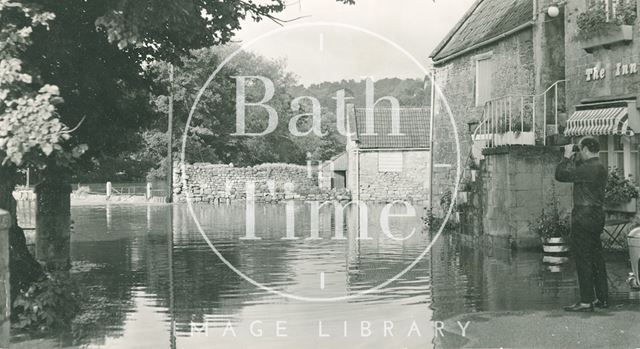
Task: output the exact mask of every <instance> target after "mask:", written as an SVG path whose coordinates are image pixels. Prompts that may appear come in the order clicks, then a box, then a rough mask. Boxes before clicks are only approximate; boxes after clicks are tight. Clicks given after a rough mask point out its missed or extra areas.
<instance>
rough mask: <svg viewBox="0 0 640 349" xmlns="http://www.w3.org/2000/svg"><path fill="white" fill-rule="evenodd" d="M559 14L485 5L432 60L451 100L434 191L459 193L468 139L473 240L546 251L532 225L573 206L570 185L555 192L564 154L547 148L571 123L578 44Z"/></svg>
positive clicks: (440, 114)
mask: <svg viewBox="0 0 640 349" xmlns="http://www.w3.org/2000/svg"><path fill="white" fill-rule="evenodd" d="M569 3H571V1H569ZM550 5H551V2H550V1H545V0H533V1H532V0H511V1H503V0H478V1H476V2H475V3H474V4H473V5H472V6H471V8H470V9H469V10H468V11H467V13H466V14H465V15H464V16H463V18H462V19H461V20H460V21H459V22H458V23H457V24H456V25H455V26H454V27H453V28H452V30H451V31H450V32H449V34H448V35H447V36H446V37H445V38H444V39H443V40H442V42H441V43H440V44H439V45H438V46H437V47H436V49H435V50H434V51H433V52H432V54H431V56H430V57H431V58H432V60H433V64H434V68H435V73H434V80H435V83H436V84H437V86H438V87H439V89H440V90H441V92H442V95H443V96H444V98H436V99H435V100H434V103H435V106H434V110H435V115H434V145H433V154H434V164H435V165H434V174H433V176H434V178H433V182H434V185H433V189H432V190H433V191H434V194H435V196H436V197H437V196H438V195H442V194H444V193H446V192H447V191H449V190H451V191H452V190H453V188H454V186H455V185H456V179H457V178H456V173H457V172H456V171H457V168H456V166H457V163H456V156H457V154H456V147H455V137H458V139H459V141H460V148H461V154H460V156H461V159H462V164H463V167H464V168H463V169H462V174H463V175H462V178H461V182H459V183H458V184H461V185H460V188H461V190H462V191H472V193H470V195H466V196H465V200H467V201H468V202H459V204H460V203H462V204H467V205H466V206H465V208H464V209H460V210H461V211H462V212H461V218H460V219H461V223H463V226H466V227H467V228H468V229H467V231H464V232H465V233H467V234H473V235H485V236H489V237H491V238H492V239H493V238H504V241H505V242H507V243H509V244H510V245H514V244H515V245H518V246H522V247H528V246H533V245H536V244H539V239H538V238H537V237H536V236H533V235H532V234H531V232H530V229H529V223H530V222H531V221H534V220H535V219H536V218H537V216H538V215H539V214H540V213H541V211H542V209H543V207H545V205H546V203H547V202H548V201H549V200H551V197H552V196H554V197H556V198H558V199H559V200H560V201H561V206H562V207H563V208H565V209H567V208H568V206H569V205H570V200H569V194H570V186H567V185H563V184H559V183H558V184H556V183H554V182H555V181H554V178H553V177H554V173H553V166H554V165H555V163H556V162H557V161H559V159H560V158H559V156H560V154H559V152H558V150H557V147H555V148H550V147H545V146H546V145H547V139H552V138H553V135H554V134H557V133H558V131H559V130H560V129H561V127H560V126H561V125H562V124H563V123H565V120H566V118H567V110H566V109H567V108H566V107H565V105H566V104H565V101H564V95H565V83H564V80H565V58H564V57H565V53H564V50H565V41H566V40H569V38H567V37H565V34H564V33H565V23H564V19H563V18H564V14H563V11H562V9H560V11H559V12H560V13H559V15H558V16H555V17H551V16H550V15H548V8H549V6H550ZM445 102H446V103H445ZM447 106H448V108H447ZM448 110H450V111H451V114H452V117H453V121H451V120H450V119H451V116H450V114H449V112H448ZM454 122H455V126H456V128H457V131H458V132H457V134H456V132H454V128H453V123H454ZM472 169H473V170H472ZM471 172H479V175H474V176H470V173H471ZM552 184H553V186H552ZM551 187H554V188H555V190H554V192H550V191H549V190H548V188H551ZM458 199H459V201H462V200H461V199H460V198H458ZM434 202H437V199H435V200H434Z"/></svg>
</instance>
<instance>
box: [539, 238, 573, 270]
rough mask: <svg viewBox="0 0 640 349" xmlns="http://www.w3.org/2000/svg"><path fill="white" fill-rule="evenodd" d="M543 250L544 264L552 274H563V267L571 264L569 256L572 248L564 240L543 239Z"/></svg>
mask: <svg viewBox="0 0 640 349" xmlns="http://www.w3.org/2000/svg"><path fill="white" fill-rule="evenodd" d="M542 250H543V252H544V255H543V257H542V262H543V263H544V264H545V265H546V268H547V270H548V271H550V272H552V273H559V272H561V271H562V265H563V264H565V263H567V262H569V257H568V254H569V252H570V248H569V244H568V243H567V241H565V239H564V238H559V237H557V238H546V239H542Z"/></svg>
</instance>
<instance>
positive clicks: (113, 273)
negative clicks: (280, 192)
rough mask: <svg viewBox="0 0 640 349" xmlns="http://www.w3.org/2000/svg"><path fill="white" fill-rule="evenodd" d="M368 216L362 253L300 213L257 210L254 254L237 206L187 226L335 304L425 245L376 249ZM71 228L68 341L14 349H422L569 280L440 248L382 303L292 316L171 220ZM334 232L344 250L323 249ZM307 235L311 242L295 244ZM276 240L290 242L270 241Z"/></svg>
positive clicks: (145, 213)
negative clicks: (74, 282)
mask: <svg viewBox="0 0 640 349" xmlns="http://www.w3.org/2000/svg"><path fill="white" fill-rule="evenodd" d="M289 209H291V207H289ZM381 209H382V207H372V208H371V210H370V212H369V216H368V217H367V223H366V224H367V227H368V228H369V230H368V232H369V237H370V239H368V240H359V239H358V235H357V232H358V226H359V225H360V226H361V225H362V224H363V223H359V218H361V217H362V215H358V211H357V210H355V208H353V207H350V208H348V209H347V211H348V214H347V215H346V218H345V219H344V220H343V221H341V220H340V219H339V217H336V215H335V212H334V211H333V209H332V208H330V207H327V208H324V209H322V210H321V211H320V215H319V216H318V217H317V220H316V219H315V218H314V215H313V214H312V211H313V210H311V209H310V207H309V205H305V204H302V203H297V204H296V205H295V206H294V207H293V212H294V213H295V215H294V216H290V217H289V219H287V218H286V214H285V212H286V210H287V207H286V206H284V205H257V206H256V207H255V215H254V216H253V219H254V220H255V234H256V236H257V237H260V238H262V239H261V240H258V241H255V240H241V239H240V238H241V237H243V236H246V233H247V231H246V226H245V214H246V210H245V207H243V206H217V207H210V206H199V207H196V208H195V214H196V216H197V218H198V221H199V222H200V224H201V225H202V227H203V231H204V232H205V234H206V235H207V237H208V238H209V239H210V240H211V241H212V242H213V243H214V244H215V246H216V248H218V250H219V251H220V253H221V254H222V255H223V256H224V258H225V259H226V260H228V261H229V262H230V263H231V264H232V265H234V266H236V267H237V268H238V269H239V270H241V271H242V272H243V273H245V274H247V275H248V276H250V277H251V278H253V279H254V280H256V281H257V282H260V283H262V284H264V285H267V286H269V287H271V288H274V289H277V290H280V291H282V292H287V293H291V294H296V295H304V296H308V297H336V296H346V295H352V294H354V293H357V292H359V291H362V290H364V289H368V288H371V287H374V286H376V285H379V284H380V283H382V282H384V281H386V280H387V279H388V278H390V277H392V276H394V275H396V274H397V273H398V272H400V271H401V270H403V269H404V268H405V267H406V266H407V265H409V264H410V263H411V262H412V261H413V260H414V259H415V257H416V256H418V255H419V254H420V253H421V252H422V251H423V250H424V248H425V247H426V246H427V245H428V244H429V242H430V237H429V234H428V233H426V232H424V231H422V230H418V231H417V232H416V233H415V234H414V235H413V236H411V238H409V239H406V240H402V241H399V240H393V239H390V238H388V237H387V236H385V235H384V233H382V231H381V229H380V222H379V213H380V210H381ZM419 214H420V212H419V213H418V215H419ZM73 218H74V221H75V229H74V230H75V233H74V235H73V237H72V260H73V261H74V266H75V267H74V275H75V276H76V277H77V278H78V279H79V280H80V283H81V284H82V285H83V287H85V288H86V289H87V290H90V292H91V294H92V298H91V302H92V304H90V306H89V307H87V308H88V309H90V310H93V312H92V311H89V312H87V314H85V315H84V318H82V321H81V322H83V323H84V326H76V327H75V329H74V331H73V333H68V334H63V335H61V336H60V337H57V338H54V339H51V340H49V341H45V342H33V341H23V338H14V345H13V346H15V347H24V348H33V347H36V346H37V345H42V347H43V348H45V347H46V348H49V347H75V346H82V347H88V348H116V349H119V348H200V347H207V348H210V347H214V345H215V347H220V348H289V347H291V348H303V347H309V346H310V345H311V344H310V343H313V345H312V346H313V347H319V348H324V347H327V348H328V347H340V348H369V347H379V348H387V347H392V348H397V347H406V348H424V347H431V346H432V345H433V343H434V339H435V334H436V333H435V331H434V328H433V327H434V324H435V322H436V321H445V320H447V319H450V318H451V317H453V316H457V315H460V314H469V313H474V312H479V311H502V310H547V309H549V310H550V309H557V308H558V307H560V306H561V305H564V304H568V303H570V302H571V301H572V300H574V299H575V297H576V295H577V293H576V288H575V278H574V272H573V270H572V268H571V267H570V266H567V267H565V268H563V269H562V272H560V273H551V272H549V271H548V270H546V269H545V266H544V265H543V264H542V257H541V255H540V254H539V253H519V254H513V253H511V252H510V251H499V250H496V251H488V252H487V251H483V250H481V249H476V248H470V247H468V246H465V245H464V244H462V243H460V242H459V241H457V240H456V239H454V238H453V237H451V236H444V237H443V238H442V239H440V240H438V241H437V242H436V243H435V244H434V248H433V251H432V252H431V253H429V255H428V256H427V257H426V258H424V259H423V260H421V261H420V262H419V263H418V264H417V265H416V267H415V268H413V269H412V270H411V271H410V272H408V273H407V274H405V275H403V276H402V277H401V278H399V279H398V280H397V281H395V282H393V283H391V284H390V285H389V286H387V287H385V288H384V289H383V290H380V291H378V292H374V293H371V294H367V295H365V296H363V297H361V298H356V299H353V300H348V301H340V302H332V303H311V302H302V301H296V300H290V299H286V298H283V297H280V296H277V295H274V294H272V293H270V292H266V291H264V290H262V289H260V288H258V287H256V286H254V285H252V284H250V283H249V282H247V281H246V280H245V279H243V278H242V277H240V276H239V275H237V274H236V273H234V272H233V271H231V270H230V269H229V268H228V267H227V266H226V265H225V264H224V263H222V262H221V260H220V259H219V258H217V257H216V256H215V254H214V253H213V252H212V251H211V249H210V248H209V246H208V245H207V244H206V242H205V241H204V239H203V238H202V236H201V235H200V232H199V231H198V229H197V228H196V226H195V224H194V222H193V220H192V219H191V217H190V215H189V213H188V211H187V209H186V208H185V207H182V206H176V207H171V206H123V205H121V206H116V205H111V206H106V207H105V206H92V207H89V206H88V207H74V208H73ZM287 223H288V224H287ZM391 223H392V224H391V229H392V231H393V232H394V234H395V236H397V237H400V236H403V235H408V232H410V231H411V230H412V229H413V228H415V227H418V228H419V227H420V226H421V223H420V220H419V219H418V218H413V219H412V218H401V219H393V220H392V221H391ZM287 226H288V227H289V230H287V229H288V228H287ZM336 226H338V228H339V230H340V231H341V232H343V233H344V236H345V239H344V240H335V239H331V238H332V237H334V236H335V234H336V233H335V230H336V229H335V228H336ZM314 227H318V237H320V238H321V239H316V240H308V239H306V238H307V237H309V236H311V231H313V230H314V229H313V228H314ZM287 231H289V233H291V232H293V235H295V236H297V237H300V239H298V240H282V237H284V236H286V234H287ZM608 267H609V270H610V273H611V275H610V277H611V279H612V280H611V283H612V285H613V286H615V285H616V283H617V284H618V285H619V287H618V288H617V292H618V293H615V294H614V297H613V298H614V299H616V300H617V301H618V302H620V301H628V300H627V299H628V291H627V289H626V288H625V287H624V286H623V285H622V284H620V280H621V279H622V280H624V278H625V276H626V271H627V267H626V265H625V261H624V258H621V259H620V260H612V261H611V262H610V263H609V266H608ZM321 275H323V276H321ZM322 281H324V282H322ZM613 290H614V292H615V291H616V288H614V289H613ZM91 324H95V325H91ZM194 324H195V325H196V327H197V326H201V324H206V326H207V330H208V335H207V333H196V334H195V335H193V336H192V329H193V326H194ZM390 324H391V326H392V329H391V330H389V331H386V330H385V329H389V326H390ZM446 326H454V325H452V324H446ZM283 327H284V328H285V329H284V330H283V329H282V328H283ZM363 327H364V328H365V329H363ZM416 329H417V331H418V332H419V335H418V332H416ZM367 331H370V332H367ZM389 332H392V333H393V337H391V336H389V335H388V334H389ZM345 333H346V334H345ZM369 333H370V336H366V335H367V334H369ZM234 334H235V336H234ZM259 334H261V335H260V336H259ZM282 334H286V335H287V337H281V336H279V335H282ZM385 335H387V336H385ZM38 343H40V344H38Z"/></svg>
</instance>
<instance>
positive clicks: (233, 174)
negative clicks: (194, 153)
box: [173, 163, 350, 203]
mask: <svg viewBox="0 0 640 349" xmlns="http://www.w3.org/2000/svg"><path fill="white" fill-rule="evenodd" d="M309 172H310V171H309V170H308V168H307V167H306V166H300V165H291V164H263V165H257V166H253V167H234V166H233V165H216V164H203V163H196V164H188V165H185V166H184V173H183V166H180V165H177V164H176V165H175V166H174V177H173V178H174V183H173V191H174V201H176V202H185V201H186V198H187V193H190V197H191V199H192V200H193V202H196V203H219V202H227V201H233V200H245V199H246V197H247V188H249V193H251V192H253V193H254V194H255V199H256V201H258V202H279V201H282V200H291V199H293V200H309V201H316V200H317V201H327V200H349V199H350V196H349V194H348V193H347V192H344V191H341V192H337V191H334V190H327V189H323V190H321V189H320V188H319V187H318V180H317V173H314V172H313V171H312V173H309ZM184 182H186V184H187V185H186V186H185V185H184ZM252 187H253V190H252Z"/></svg>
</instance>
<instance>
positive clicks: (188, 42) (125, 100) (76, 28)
mask: <svg viewBox="0 0 640 349" xmlns="http://www.w3.org/2000/svg"><path fill="white" fill-rule="evenodd" d="M328 1H329V0H328ZM339 1H340V2H344V3H351V2H352V1H350V0H339ZM19 2H20V3H22V4H24V5H25V6H27V5H28V6H31V7H34V8H39V9H41V10H43V11H46V12H48V13H52V14H54V15H55V16H56V21H54V22H52V23H51V24H50V28H49V30H46V28H36V29H34V30H33V33H32V35H31V39H32V40H33V43H34V45H31V46H30V47H29V48H28V50H27V52H26V53H25V55H23V57H22V61H23V63H24V65H25V66H27V67H28V69H29V70H31V72H32V74H33V76H34V80H42V81H47V82H48V83H50V84H54V85H57V86H58V87H59V91H60V95H61V97H62V98H64V101H65V103H64V104H62V105H59V106H58V112H59V115H60V119H61V121H62V122H63V123H64V124H67V125H77V124H78V123H79V122H80V121H81V120H83V119H85V120H84V122H83V123H82V126H81V127H80V128H79V129H78V130H77V131H76V132H75V133H74V139H73V140H71V142H72V143H73V144H75V145H78V144H87V145H88V146H89V147H88V148H89V149H88V151H87V154H86V156H84V157H83V161H82V162H80V163H79V164H78V165H76V166H75V173H76V175H77V180H106V179H110V178H112V177H114V176H116V173H118V172H123V171H124V172H126V173H127V174H128V175H125V178H121V179H122V180H126V179H127V178H126V177H129V179H132V178H130V177H131V176H133V172H135V170H136V168H139V167H140V166H138V164H137V162H136V161H135V159H134V157H135V152H136V150H137V149H138V148H140V147H141V146H142V145H143V143H144V139H143V138H142V134H141V132H140V131H141V130H144V129H145V128H148V127H149V125H150V124H152V123H153V122H154V120H155V119H156V118H157V117H158V115H156V114H155V113H154V111H153V110H152V109H151V108H150V105H149V104H148V94H149V90H150V87H151V86H152V84H153V81H152V78H151V76H150V75H149V74H148V73H147V72H146V71H145V69H144V67H145V66H146V64H147V63H149V62H154V61H157V60H165V61H168V62H172V63H174V64H180V62H181V60H180V59H179V57H184V56H188V55H189V52H190V51H191V50H194V49H200V48H203V47H210V46H213V45H220V44H223V43H227V42H228V41H229V40H231V38H232V37H233V34H234V33H235V32H236V31H237V30H238V29H239V28H240V25H241V23H242V20H244V19H254V20H262V19H272V20H275V21H278V20H279V19H278V18H277V14H278V13H279V12H280V11H282V10H283V9H284V7H285V2H284V0H270V1H253V0H246V1H243V0H231V1H226V0H225V1H200V0H176V1H164V0H115V1H75V0H56V1H51V0H21V1H19Z"/></svg>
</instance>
